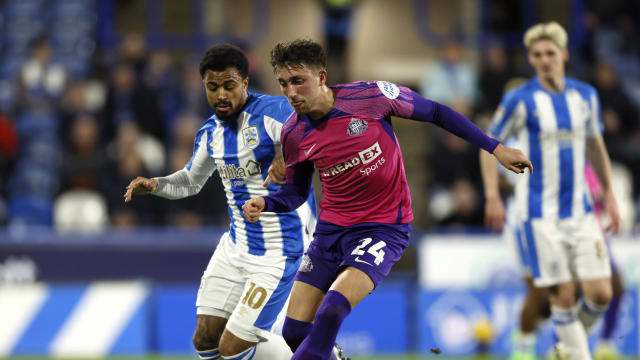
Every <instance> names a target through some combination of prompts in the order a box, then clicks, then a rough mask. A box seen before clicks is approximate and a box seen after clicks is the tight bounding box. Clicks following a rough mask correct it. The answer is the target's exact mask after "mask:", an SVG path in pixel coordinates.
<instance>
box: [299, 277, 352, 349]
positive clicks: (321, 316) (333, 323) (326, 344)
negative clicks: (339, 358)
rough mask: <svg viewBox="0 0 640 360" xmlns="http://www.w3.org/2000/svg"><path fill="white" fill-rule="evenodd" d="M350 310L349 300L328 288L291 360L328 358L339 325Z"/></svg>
mask: <svg viewBox="0 0 640 360" xmlns="http://www.w3.org/2000/svg"><path fill="white" fill-rule="evenodd" d="M350 312H351V304H349V300H347V298H345V297H344V295H342V294H340V293H339V292H337V291H334V290H329V291H328V292H327V295H325V297H324V300H322V303H321V304H320V307H319V308H318V311H317V312H316V318H315V321H314V323H313V327H312V328H311V332H310V333H309V336H307V338H306V339H304V341H303V342H302V344H300V347H298V350H297V351H296V353H295V354H293V357H292V358H291V360H326V359H329V358H330V356H331V350H332V349H333V345H334V344H335V342H336V337H337V336H338V330H340V325H342V321H344V319H345V318H346V317H347V315H349V313H350Z"/></svg>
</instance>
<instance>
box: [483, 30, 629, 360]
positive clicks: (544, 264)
mask: <svg viewBox="0 0 640 360" xmlns="http://www.w3.org/2000/svg"><path fill="white" fill-rule="evenodd" d="M524 44H525V46H526V47H527V50H528V59H529V62H530V64H531V65H532V66H533V67H534V68H535V70H536V74H537V76H536V77H534V78H533V79H531V80H529V81H528V82H526V83H525V84H524V85H522V86H521V87H519V88H517V89H515V90H513V91H510V92H508V93H507V94H506V95H505V96H504V97H503V99H502V103H501V104H500V107H499V108H498V110H497V111H496V114H495V116H494V119H493V123H492V125H491V127H490V129H489V133H490V135H492V136H493V137H495V138H497V139H499V140H501V141H504V140H506V139H507V138H509V137H511V136H515V137H516V139H517V141H518V143H519V144H520V146H521V147H522V149H523V150H524V151H525V154H527V155H528V156H529V157H530V158H531V161H532V163H533V165H534V166H535V167H536V169H537V171H536V173H535V174H532V175H531V176H529V177H523V178H521V179H519V181H518V182H517V184H516V194H515V204H516V209H515V214H514V216H517V218H518V220H519V222H520V225H519V226H518V229H519V230H520V233H521V236H522V237H523V241H524V242H525V243H526V245H527V251H528V258H529V261H530V264H529V265H530V269H531V275H532V277H533V279H534V284H535V286H536V287H537V288H548V289H549V290H550V291H549V300H550V302H551V317H552V319H553V321H554V323H555V325H556V332H557V334H558V337H559V338H560V340H561V341H562V342H563V344H564V345H565V346H566V347H567V350H568V355H569V356H570V358H571V359H590V358H591V356H590V354H589V348H588V344H587V332H588V331H589V329H590V328H591V326H592V325H593V323H594V322H595V321H596V320H597V319H598V318H599V317H600V316H601V315H602V313H604V311H605V310H606V309H607V305H608V304H609V301H610V300H611V296H612V289H611V281H610V276H611V268H610V262H609V255H608V251H607V249H606V245H605V243H604V237H603V235H602V231H600V227H599V224H598V220H597V219H596V217H595V215H594V213H593V202H592V200H591V197H590V196H589V195H588V186H587V184H586V181H585V176H584V174H585V161H586V159H585V155H586V157H587V158H588V160H589V162H590V163H591V164H592V166H593V169H594V170H595V172H596V174H597V175H598V178H599V179H600V181H601V183H602V185H603V199H604V204H605V212H606V214H607V215H608V217H609V218H610V224H609V226H608V229H609V230H611V231H612V232H614V233H615V232H617V231H618V229H619V226H620V215H619V213H618V207H617V203H616V200H615V197H614V194H613V190H612V188H611V165H610V160H609V155H608V154H607V150H606V148H605V146H604V142H603V140H602V136H601V131H602V122H601V119H600V105H599V102H598V96H597V93H596V91H595V90H594V89H593V87H591V86H589V85H588V84H585V83H582V82H580V81H577V80H575V79H571V78H568V77H565V73H564V64H565V62H566V61H567V60H568V57H569V53H568V51H567V33H566V31H565V30H564V29H563V28H562V26H560V25H559V24H557V23H555V22H551V23H544V24H538V25H535V26H533V27H532V28H530V29H529V30H528V31H527V32H526V33H525V36H524ZM480 162H481V168H482V175H483V180H484V188H485V198H486V199H487V200H486V201H487V203H486V206H485V211H486V218H487V223H488V225H489V226H490V227H492V228H494V229H499V228H501V226H502V224H503V223H504V218H505V211H504V206H503V204H502V200H501V199H500V194H499V191H498V182H497V179H498V175H497V168H496V165H495V161H494V160H493V159H491V158H490V157H489V156H487V155H486V154H484V153H482V152H481V153H480ZM573 274H575V280H578V281H579V283H580V286H581V288H582V292H583V296H582V297H581V298H580V299H579V300H578V301H576V285H575V284H574V276H573Z"/></svg>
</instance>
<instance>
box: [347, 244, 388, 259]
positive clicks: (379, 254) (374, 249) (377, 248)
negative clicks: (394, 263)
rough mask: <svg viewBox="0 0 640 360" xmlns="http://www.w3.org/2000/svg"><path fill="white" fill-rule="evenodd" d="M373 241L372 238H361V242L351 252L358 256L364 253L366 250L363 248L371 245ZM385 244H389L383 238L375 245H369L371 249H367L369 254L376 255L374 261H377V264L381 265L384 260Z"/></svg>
mask: <svg viewBox="0 0 640 360" xmlns="http://www.w3.org/2000/svg"><path fill="white" fill-rule="evenodd" d="M371 241H373V239H372V238H364V239H362V240H360V242H361V244H360V245H358V246H357V247H356V248H355V249H353V251H352V252H351V255H356V256H360V255H364V253H365V251H364V250H362V249H363V248H365V247H366V246H367V245H369V244H370V243H371ZM385 246H387V243H385V242H384V241H382V240H381V241H378V242H377V243H375V245H372V246H371V247H369V249H368V250H367V252H368V253H369V254H371V255H373V256H374V257H375V260H374V261H373V262H375V263H376V265H380V264H381V263H382V262H383V261H384V250H382V248H383V247H385Z"/></svg>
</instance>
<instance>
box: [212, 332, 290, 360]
mask: <svg viewBox="0 0 640 360" xmlns="http://www.w3.org/2000/svg"><path fill="white" fill-rule="evenodd" d="M292 356H293V353H292V352H291V349H290V348H289V345H287V342H286V341H284V338H282V336H278V335H276V334H270V337H269V341H263V342H260V343H258V344H256V346H252V347H250V348H249V349H247V350H245V351H243V352H241V353H239V354H235V355H232V356H223V357H222V359H225V360H249V359H251V360H289V359H291V357H292Z"/></svg>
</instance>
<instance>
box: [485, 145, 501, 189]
mask: <svg viewBox="0 0 640 360" xmlns="http://www.w3.org/2000/svg"><path fill="white" fill-rule="evenodd" d="M480 171H481V173H482V183H483V185H484V196H485V198H486V199H487V200H490V199H498V198H500V188H499V184H498V164H497V163H496V159H494V157H493V156H491V154H489V153H488V152H486V151H482V150H480Z"/></svg>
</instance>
